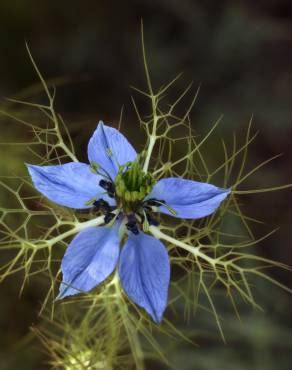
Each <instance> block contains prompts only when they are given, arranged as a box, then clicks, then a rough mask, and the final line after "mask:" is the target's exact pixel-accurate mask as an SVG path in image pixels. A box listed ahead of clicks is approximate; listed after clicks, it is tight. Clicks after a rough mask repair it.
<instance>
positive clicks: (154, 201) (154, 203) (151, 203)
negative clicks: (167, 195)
mask: <svg viewBox="0 0 292 370" xmlns="http://www.w3.org/2000/svg"><path fill="white" fill-rule="evenodd" d="M144 204H145V205H146V207H147V206H148V207H149V206H150V207H151V206H154V207H160V206H161V204H165V201H164V200H158V199H148V200H146V201H145V202H144Z"/></svg>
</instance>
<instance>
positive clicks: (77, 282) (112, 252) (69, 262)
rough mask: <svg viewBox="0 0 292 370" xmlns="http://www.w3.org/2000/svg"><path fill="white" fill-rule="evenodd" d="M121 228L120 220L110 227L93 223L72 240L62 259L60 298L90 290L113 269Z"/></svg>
mask: <svg viewBox="0 0 292 370" xmlns="http://www.w3.org/2000/svg"><path fill="white" fill-rule="evenodd" d="M118 229H119V224H118V223H116V224H115V225H114V226H113V227H112V228H111V229H109V228H107V227H98V228H96V227H91V228H88V229H86V230H84V231H81V232H80V233H79V234H78V235H77V236H76V237H75V238H74V239H73V240H72V242H71V243H70V244H69V246H68V248H67V250H66V253H65V256H64V257H63V260H62V264H61V268H62V273H63V281H62V283H61V286H60V292H59V295H58V297H57V299H61V298H64V297H67V296H70V295H74V294H78V293H82V292H88V291H90V290H91V289H92V288H94V287H95V286H96V285H98V284H99V283H101V282H102V281H103V280H104V279H106V278H107V277H108V276H109V275H110V274H111V273H112V272H113V270H114V268H115V267H116V264H117V262H118V258H119V237H118Z"/></svg>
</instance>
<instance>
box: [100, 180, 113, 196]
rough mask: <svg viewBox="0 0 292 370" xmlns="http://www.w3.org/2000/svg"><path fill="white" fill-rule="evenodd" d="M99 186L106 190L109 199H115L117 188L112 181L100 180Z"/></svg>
mask: <svg viewBox="0 0 292 370" xmlns="http://www.w3.org/2000/svg"><path fill="white" fill-rule="evenodd" d="M99 186H100V187H102V188H103V189H105V190H106V192H107V193H108V196H109V197H111V198H114V196H115V186H114V184H113V183H112V182H111V181H107V180H100V182H99Z"/></svg>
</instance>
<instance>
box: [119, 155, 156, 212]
mask: <svg viewBox="0 0 292 370" xmlns="http://www.w3.org/2000/svg"><path fill="white" fill-rule="evenodd" d="M155 183H156V181H155V180H154V178H153V177H152V176H151V175H150V173H145V172H143V171H142V169H141V165H140V164H139V163H138V162H129V163H127V164H126V165H125V166H121V167H120V169H119V173H118V175H117V177H116V180H115V190H116V196H117V197H118V198H119V199H120V201H121V203H122V204H123V206H124V207H125V206H128V208H129V209H131V208H132V207H131V204H133V203H134V204H135V203H137V202H140V201H141V200H143V199H144V198H145V197H146V195H148V194H149V193H150V192H151V190H152V188H153V186H154V185H155Z"/></svg>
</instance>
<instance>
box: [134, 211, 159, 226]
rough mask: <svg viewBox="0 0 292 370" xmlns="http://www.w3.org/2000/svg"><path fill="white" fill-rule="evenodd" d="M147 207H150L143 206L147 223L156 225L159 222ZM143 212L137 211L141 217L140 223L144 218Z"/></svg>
mask: <svg viewBox="0 0 292 370" xmlns="http://www.w3.org/2000/svg"><path fill="white" fill-rule="evenodd" d="M149 208H150V207H144V210H145V213H144V214H145V215H146V218H147V221H148V223H149V225H153V226H158V225H159V222H158V221H157V220H156V219H155V218H154V217H153V216H152V215H151V214H150V213H149V210H150V211H151V209H149ZM144 214H140V213H139V216H140V217H141V223H142V224H143V222H144V220H145V216H144Z"/></svg>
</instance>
